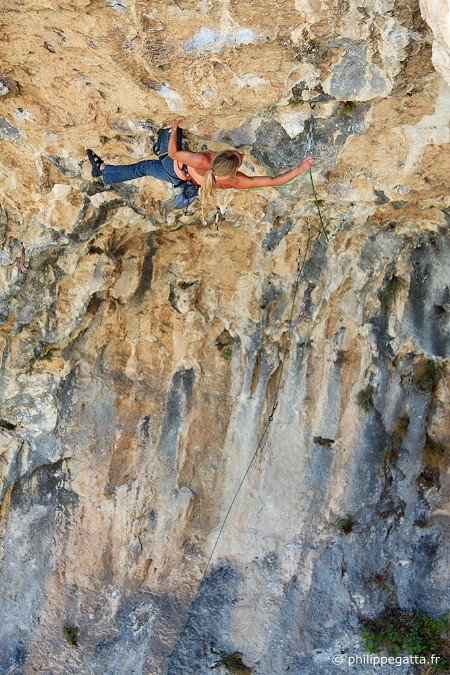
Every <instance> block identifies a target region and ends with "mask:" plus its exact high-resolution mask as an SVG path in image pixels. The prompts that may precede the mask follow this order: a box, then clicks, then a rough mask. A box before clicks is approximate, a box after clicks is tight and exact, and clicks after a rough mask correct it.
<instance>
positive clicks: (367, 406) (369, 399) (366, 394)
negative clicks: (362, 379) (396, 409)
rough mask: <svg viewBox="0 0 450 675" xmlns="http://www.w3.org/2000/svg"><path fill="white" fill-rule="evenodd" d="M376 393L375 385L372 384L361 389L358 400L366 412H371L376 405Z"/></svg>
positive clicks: (357, 396)
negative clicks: (374, 397)
mask: <svg viewBox="0 0 450 675" xmlns="http://www.w3.org/2000/svg"><path fill="white" fill-rule="evenodd" d="M374 393H375V387H372V385H371V384H368V385H367V387H366V388H365V389H361V391H360V392H358V394H357V395H356V401H357V403H358V405H359V407H360V408H362V410H364V411H365V412H370V411H371V410H373V409H374V407H375V406H374V403H373V395H374Z"/></svg>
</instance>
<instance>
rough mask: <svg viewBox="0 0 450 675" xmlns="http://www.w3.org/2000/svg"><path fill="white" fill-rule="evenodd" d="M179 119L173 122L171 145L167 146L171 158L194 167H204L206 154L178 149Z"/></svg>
mask: <svg viewBox="0 0 450 675" xmlns="http://www.w3.org/2000/svg"><path fill="white" fill-rule="evenodd" d="M178 122H179V120H175V121H174V122H172V124H171V127H172V133H171V134H170V138H169V146H168V148H167V154H168V155H169V157H171V159H176V160H177V161H178V162H180V163H181V164H188V165H189V166H192V167H193V168H194V169H203V168H205V162H206V160H205V155H203V154H202V153H200V152H190V151H189V150H178V149H177V127H178Z"/></svg>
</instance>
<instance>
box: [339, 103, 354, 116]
mask: <svg viewBox="0 0 450 675" xmlns="http://www.w3.org/2000/svg"><path fill="white" fill-rule="evenodd" d="M341 108H342V110H343V111H344V112H345V114H346V115H351V114H352V113H354V112H355V111H356V103H355V101H341Z"/></svg>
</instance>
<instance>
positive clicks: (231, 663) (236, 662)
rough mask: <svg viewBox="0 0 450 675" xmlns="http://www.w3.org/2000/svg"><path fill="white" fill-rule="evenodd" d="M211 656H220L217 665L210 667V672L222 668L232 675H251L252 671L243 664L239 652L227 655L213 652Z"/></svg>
mask: <svg viewBox="0 0 450 675" xmlns="http://www.w3.org/2000/svg"><path fill="white" fill-rule="evenodd" d="M212 651H213V650H212ZM213 654H216V655H217V656H220V658H219V660H218V661H217V663H216V664H215V665H214V666H212V668H211V670H216V669H217V668H220V667H221V666H224V667H225V668H227V669H228V672H229V673H233V675H252V672H253V670H252V668H249V667H248V666H246V665H245V663H243V661H242V654H241V652H233V653H232V654H227V652H215V651H213Z"/></svg>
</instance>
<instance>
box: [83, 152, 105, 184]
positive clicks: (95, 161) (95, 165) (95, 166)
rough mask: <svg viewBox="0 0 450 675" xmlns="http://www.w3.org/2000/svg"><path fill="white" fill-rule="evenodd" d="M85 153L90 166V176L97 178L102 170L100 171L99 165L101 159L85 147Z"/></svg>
mask: <svg viewBox="0 0 450 675" xmlns="http://www.w3.org/2000/svg"><path fill="white" fill-rule="evenodd" d="M86 154H87V156H88V158H89V161H90V163H91V166H92V178H98V177H99V176H101V175H102V172H101V171H100V165H101V164H103V160H102V158H101V157H99V156H98V155H96V154H95V152H93V151H92V150H89V149H87V150H86Z"/></svg>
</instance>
